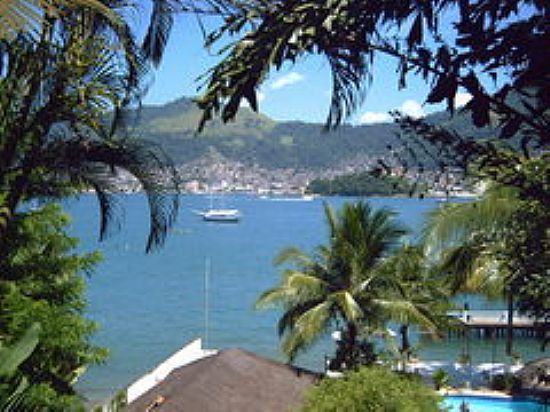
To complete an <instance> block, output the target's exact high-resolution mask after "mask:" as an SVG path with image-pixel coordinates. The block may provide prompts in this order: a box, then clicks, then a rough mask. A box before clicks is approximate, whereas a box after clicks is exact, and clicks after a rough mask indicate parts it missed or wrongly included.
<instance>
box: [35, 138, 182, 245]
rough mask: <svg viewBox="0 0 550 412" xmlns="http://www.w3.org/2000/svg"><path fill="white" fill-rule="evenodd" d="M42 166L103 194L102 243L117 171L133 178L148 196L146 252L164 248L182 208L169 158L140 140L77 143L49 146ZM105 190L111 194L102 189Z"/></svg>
mask: <svg viewBox="0 0 550 412" xmlns="http://www.w3.org/2000/svg"><path fill="white" fill-rule="evenodd" d="M43 151H44V155H43V156H42V157H41V158H40V164H36V165H35V166H44V167H45V168H46V170H50V171H52V173H56V174H57V175H58V176H59V177H62V176H63V175H64V176H66V177H67V178H70V179H73V181H82V182H83V183H92V184H93V186H94V187H95V189H98V190H99V192H98V193H99V196H100V207H101V208H102V211H103V212H106V213H107V214H106V215H103V216H102V219H103V220H102V224H101V230H100V238H104V237H105V235H106V234H107V228H108V226H109V223H110V220H109V219H110V218H111V217H112V216H113V215H112V214H111V212H112V211H114V209H113V208H111V207H110V206H109V200H110V195H109V194H107V193H108V192H109V191H110V190H112V189H113V185H114V184H115V183H114V182H116V179H117V169H123V170H126V171H128V172H129V173H130V174H131V175H133V176H134V177H135V178H136V179H137V180H138V181H139V183H141V186H142V188H143V190H144V192H145V194H146V196H147V201H148V204H149V215H150V230H149V237H148V240H147V245H146V251H147V252H149V251H151V250H153V249H155V248H156V247H158V246H160V245H162V243H163V242H164V240H165V238H166V235H167V232H168V229H169V228H170V227H171V225H172V224H173V222H174V220H175V218H176V215H177V211H178V206H179V196H178V193H179V178H178V176H177V174H176V172H175V169H174V167H173V165H172V164H171V162H170V160H169V158H168V157H167V156H166V155H165V154H164V152H162V150H160V148H159V147H158V146H156V145H151V144H150V143H148V142H145V141H138V140H121V141H116V140H110V141H103V140H97V139H95V140H89V139H82V138H73V139H67V140H55V141H53V142H49V143H48V144H46V146H45V147H44V148H43ZM103 187H105V189H106V190H103V189H102V188H103Z"/></svg>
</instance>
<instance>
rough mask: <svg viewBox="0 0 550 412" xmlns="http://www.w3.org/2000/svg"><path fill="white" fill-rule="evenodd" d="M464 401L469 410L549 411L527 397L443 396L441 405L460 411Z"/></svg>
mask: <svg viewBox="0 0 550 412" xmlns="http://www.w3.org/2000/svg"><path fill="white" fill-rule="evenodd" d="M463 402H465V403H466V404H467V405H468V407H469V409H468V410H469V411H470V412H547V411H548V412H550V408H548V407H546V408H545V406H544V405H542V404H540V403H538V402H534V401H532V400H528V399H524V398H522V399H510V398H492V397H489V396H459V395H456V396H445V399H444V401H443V405H444V406H445V407H446V408H450V409H449V411H450V412H460V405H462V403H463Z"/></svg>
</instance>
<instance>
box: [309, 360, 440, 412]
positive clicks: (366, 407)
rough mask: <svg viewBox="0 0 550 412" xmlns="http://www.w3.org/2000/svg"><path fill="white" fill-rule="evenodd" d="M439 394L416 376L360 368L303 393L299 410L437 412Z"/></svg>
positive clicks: (323, 382) (322, 411)
mask: <svg viewBox="0 0 550 412" xmlns="http://www.w3.org/2000/svg"><path fill="white" fill-rule="evenodd" d="M440 400H441V399H440V397H439V396H438V395H437V394H436V393H435V392H434V391H433V390H432V389H431V388H429V387H427V386H425V385H424V384H423V383H422V382H421V381H420V380H419V379H416V378H414V377H411V376H406V375H398V374H396V373H394V372H391V371H389V370H387V369H384V368H381V367H376V366H375V367H363V368H361V369H359V370H358V371H355V372H349V373H347V374H346V375H345V376H344V377H342V378H339V379H324V380H323V381H322V382H321V383H320V384H319V385H318V386H317V387H314V388H313V389H311V390H310V391H309V393H308V394H307V395H306V400H305V402H304V405H303V407H302V408H301V409H300V411H302V412H329V411H335V412H336V411H356V412H363V411H364V412H370V411H372V412H375V411H388V412H389V411H395V412H398V411H410V412H425V411H426V412H430V411H434V412H435V411H439V410H440V409H439V402H440Z"/></svg>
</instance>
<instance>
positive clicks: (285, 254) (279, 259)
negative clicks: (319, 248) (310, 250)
mask: <svg viewBox="0 0 550 412" xmlns="http://www.w3.org/2000/svg"><path fill="white" fill-rule="evenodd" d="M288 262H293V263H296V264H297V265H300V266H308V265H310V264H311V262H312V259H311V257H310V256H309V255H307V254H306V253H305V252H303V251H302V250H300V249H299V248H297V247H293V246H292V247H287V248H284V249H283V250H281V251H280V252H279V253H278V254H277V256H275V258H274V259H273V264H274V265H275V266H279V265H282V264H284V263H288Z"/></svg>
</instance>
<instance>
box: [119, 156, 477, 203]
mask: <svg viewBox="0 0 550 412" xmlns="http://www.w3.org/2000/svg"><path fill="white" fill-rule="evenodd" d="M378 160H379V157H368V156H364V155H363V156H357V157H356V158H353V159H349V160H348V161H343V162H341V163H340V164H338V165H335V166H332V167H328V168H325V169H305V168H303V167H302V168H301V167H296V168H293V167H286V168H274V169H267V168H265V167H261V166H259V165H258V164H252V165H246V164H244V163H243V162H238V161H233V160H229V159H222V158H218V159H216V161H215V162H212V159H211V158H208V157H203V158H200V159H197V160H195V161H192V162H189V163H186V164H181V165H178V166H176V169H177V172H178V174H179V177H180V180H181V184H182V185H181V189H182V191H184V192H187V193H221V192H224V193H250V194H260V195H261V194H304V193H307V192H310V188H309V184H310V183H311V182H312V181H314V180H327V181H330V180H332V179H335V178H337V177H341V176H347V175H354V174H359V173H363V172H366V171H369V170H373V169H374V168H375V167H376V165H377V162H378ZM390 175H392V176H399V177H403V178H404V179H405V180H406V181H409V182H411V183H414V182H416V183H417V184H418V183H424V184H425V186H428V187H429V188H430V189H429V191H428V192H427V195H429V196H445V195H456V196H458V195H461V194H464V193H465V192H467V187H465V186H464V184H463V177H462V174H461V173H460V171H458V170H457V171H449V172H448V173H445V174H444V175H442V174H441V173H439V172H436V171H428V172H426V171H425V172H423V174H422V175H420V174H419V173H418V171H416V170H408V171H407V172H404V171H403V169H402V168H401V167H398V166H394V167H392V168H391V171H390ZM118 186H119V187H120V190H122V191H125V192H135V191H140V190H141V187H140V186H139V183H138V182H137V181H136V180H134V179H133V178H132V177H131V176H130V175H121V176H120V181H119V183H118Z"/></svg>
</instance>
